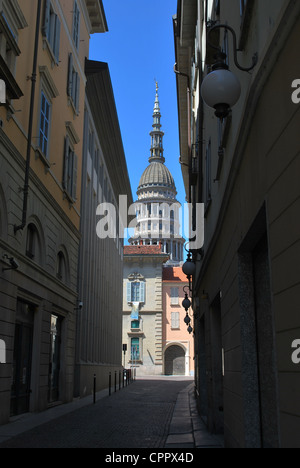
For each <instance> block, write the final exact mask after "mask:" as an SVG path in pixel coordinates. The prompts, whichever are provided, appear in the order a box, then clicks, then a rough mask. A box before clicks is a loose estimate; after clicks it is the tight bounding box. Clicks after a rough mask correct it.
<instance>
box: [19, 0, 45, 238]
mask: <svg viewBox="0 0 300 468" xmlns="http://www.w3.org/2000/svg"><path fill="white" fill-rule="evenodd" d="M41 9H42V0H38V5H37V14H36V29H35V43H34V54H33V67H32V75H31V78H30V79H31V96H30V109H29V122H28V136H27V153H26V166H25V180H24V189H23V212H22V223H21V224H20V225H19V226H16V225H15V226H14V233H15V234H16V233H17V232H18V231H19V230H22V229H24V227H25V226H26V222H27V205H28V194H29V173H30V153H31V141H32V125H33V110H34V97H35V85H36V69H37V55H38V47H39V32H40V31H39V29H40V18H41Z"/></svg>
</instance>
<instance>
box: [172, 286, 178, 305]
mask: <svg viewBox="0 0 300 468" xmlns="http://www.w3.org/2000/svg"><path fill="white" fill-rule="evenodd" d="M178 294H179V289H178V288H176V287H172V288H171V305H178V304H179V296H178Z"/></svg>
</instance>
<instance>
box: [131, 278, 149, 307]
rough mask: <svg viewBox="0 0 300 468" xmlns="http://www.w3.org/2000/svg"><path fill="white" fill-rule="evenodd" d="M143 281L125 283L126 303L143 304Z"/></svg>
mask: <svg viewBox="0 0 300 468" xmlns="http://www.w3.org/2000/svg"><path fill="white" fill-rule="evenodd" d="M145 291H146V284H145V281H128V282H127V302H145V297H146V296H145Z"/></svg>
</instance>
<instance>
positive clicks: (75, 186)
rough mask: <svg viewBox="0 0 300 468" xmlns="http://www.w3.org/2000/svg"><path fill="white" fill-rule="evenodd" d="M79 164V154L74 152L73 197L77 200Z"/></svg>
mask: <svg viewBox="0 0 300 468" xmlns="http://www.w3.org/2000/svg"><path fill="white" fill-rule="evenodd" d="M77 166H78V156H77V154H75V153H73V170H72V194H71V195H72V198H73V200H76V190H77Z"/></svg>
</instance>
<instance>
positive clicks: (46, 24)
mask: <svg viewBox="0 0 300 468" xmlns="http://www.w3.org/2000/svg"><path fill="white" fill-rule="evenodd" d="M49 25H50V0H46V1H45V10H44V21H43V26H42V34H43V36H44V37H48V31H49Z"/></svg>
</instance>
